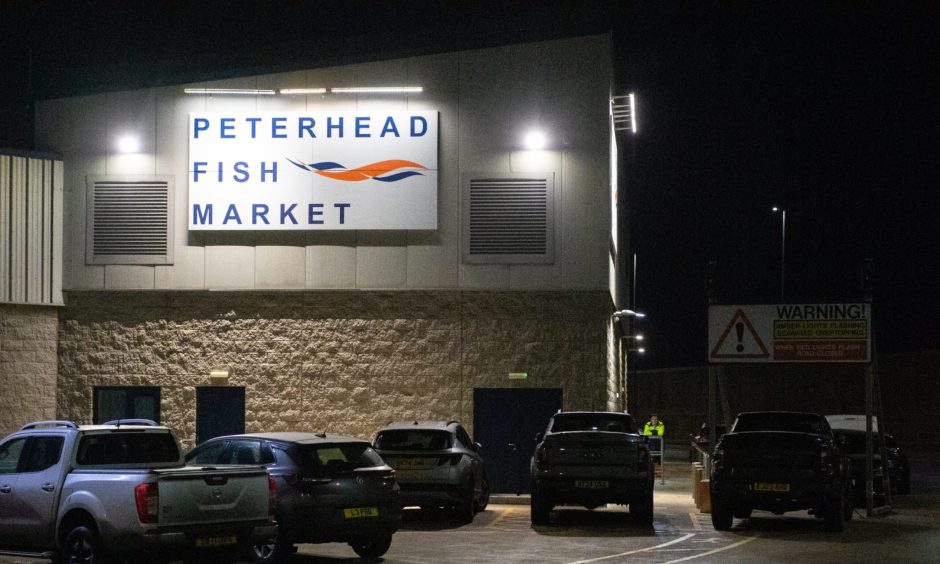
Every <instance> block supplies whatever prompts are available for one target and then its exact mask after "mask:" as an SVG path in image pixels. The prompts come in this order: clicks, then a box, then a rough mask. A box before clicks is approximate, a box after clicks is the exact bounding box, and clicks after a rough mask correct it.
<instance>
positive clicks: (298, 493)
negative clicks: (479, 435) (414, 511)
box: [186, 433, 401, 564]
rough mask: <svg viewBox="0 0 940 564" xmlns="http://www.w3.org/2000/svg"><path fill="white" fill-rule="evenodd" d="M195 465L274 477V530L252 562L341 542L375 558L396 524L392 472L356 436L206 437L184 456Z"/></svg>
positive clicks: (395, 489)
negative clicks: (234, 467)
mask: <svg viewBox="0 0 940 564" xmlns="http://www.w3.org/2000/svg"><path fill="white" fill-rule="evenodd" d="M186 462H187V464H189V465H191V466H192V465H196V466H219V465H225V464H259V465H263V466H264V467H265V468H267V470H268V473H269V474H270V475H271V476H272V477H274V479H275V481H276V482H277V506H276V509H275V515H276V518H277V521H278V535H277V538H276V539H273V540H272V541H271V542H268V543H265V544H261V545H257V546H255V547H254V553H255V554H254V558H255V561H256V562H260V563H262V564H269V563H274V562H283V561H285V560H287V559H288V558H289V557H290V556H291V555H292V554H293V553H294V552H296V547H295V546H294V545H295V544H296V543H308V542H309V543H323V542H346V543H348V544H349V545H350V546H351V547H352V549H353V550H355V551H356V554H358V555H359V556H361V557H362V558H378V557H380V556H382V555H383V554H385V552H386V551H387V550H388V548H389V546H391V542H392V534H393V533H394V532H395V531H397V530H398V528H399V526H400V525H401V501H400V500H399V494H398V484H397V483H396V482H395V471H394V470H393V469H392V468H391V467H390V466H388V465H387V464H386V463H385V462H384V461H383V460H382V458H381V457H380V456H379V455H378V454H377V453H376V452H375V450H373V449H372V446H371V445H370V444H369V443H368V442H366V441H363V440H360V439H354V438H350V437H342V436H339V435H327V434H326V433H316V434H314V433H257V434H248V435H229V436H224V437H216V438H214V439H210V440H208V441H206V442H204V443H202V444H201V445H199V446H197V447H196V448H195V449H193V450H192V451H190V452H189V454H187V455H186Z"/></svg>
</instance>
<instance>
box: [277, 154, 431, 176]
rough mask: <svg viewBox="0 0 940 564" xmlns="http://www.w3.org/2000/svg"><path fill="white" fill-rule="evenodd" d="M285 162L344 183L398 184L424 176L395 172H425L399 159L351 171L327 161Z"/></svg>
mask: <svg viewBox="0 0 940 564" xmlns="http://www.w3.org/2000/svg"><path fill="white" fill-rule="evenodd" d="M287 160H288V161H290V163H291V164H293V165H294V166H296V167H298V168H300V169H303V170H306V171H307V172H312V173H314V174H319V175H320V176H325V177H327V178H332V179H333V180H342V181H345V182H359V181H362V180H368V179H370V178H371V179H372V180H378V181H380V182H398V181H399V180H404V179H405V178H410V177H412V176H424V174H422V173H420V172H418V171H416V170H405V171H401V172H395V171H396V170H399V169H403V168H419V169H421V170H427V167H426V166H424V165H421V164H418V163H416V162H413V161H405V160H401V159H392V160H388V161H379V162H376V163H372V164H367V165H365V166H361V167H359V168H354V169H351V170H350V169H347V168H346V167H344V166H343V165H341V164H339V163H334V162H328V161H324V162H320V163H304V162H302V161H294V160H291V159H287Z"/></svg>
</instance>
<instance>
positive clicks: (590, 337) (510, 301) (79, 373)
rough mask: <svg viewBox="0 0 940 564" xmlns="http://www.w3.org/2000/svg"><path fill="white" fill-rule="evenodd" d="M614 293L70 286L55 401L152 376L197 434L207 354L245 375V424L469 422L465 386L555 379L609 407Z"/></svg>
mask: <svg viewBox="0 0 940 564" xmlns="http://www.w3.org/2000/svg"><path fill="white" fill-rule="evenodd" d="M611 308H612V305H611V303H610V298H609V296H608V294H607V293H606V292H604V291H583V292H574V291H565V292H482V291H481V292H476V291H412V292H380V291H375V292H369V291H313V292H310V291H298V292H202V291H200V292H153V291H149V292H71V293H68V294H67V296H66V308H65V309H64V310H63V311H62V314H61V319H60V322H59V378H58V380H59V387H58V395H57V405H58V413H59V416H61V417H63V418H69V419H73V420H76V421H82V422H90V421H91V420H92V392H93V389H94V387H95V386H137V385H148V386H152V385H157V386H161V419H162V422H163V423H165V424H167V425H170V426H171V427H174V428H175V429H176V430H177V431H178V433H179V436H180V438H181V439H182V440H183V443H184V446H187V447H188V446H192V444H193V442H194V439H195V429H196V419H195V411H196V388H197V387H198V386H209V385H211V383H210V378H209V373H210V371H211V370H213V369H227V370H229V371H230V378H229V383H228V385H230V386H243V387H245V401H246V414H245V419H246V430H247V431H249V432H256V431H286V430H297V431H320V430H327V431H330V432H338V433H343V434H348V435H353V436H359V437H363V438H371V437H372V435H373V434H374V433H375V431H376V430H377V429H378V428H379V427H381V426H382V425H384V424H386V423H387V422H389V421H391V420H398V419H459V420H461V421H462V422H464V423H465V424H466V425H467V426H468V428H469V429H470V430H472V427H473V421H472V419H473V390H474V388H498V387H535V388H562V389H563V395H564V406H565V408H566V409H604V408H606V407H607V404H608V399H609V397H608V393H609V392H608V384H607V382H608V354H607V328H606V323H607V316H608V315H609V313H610V311H611ZM509 372H528V373H529V378H528V379H526V380H509V379H508V373H509ZM520 408H524V406H520Z"/></svg>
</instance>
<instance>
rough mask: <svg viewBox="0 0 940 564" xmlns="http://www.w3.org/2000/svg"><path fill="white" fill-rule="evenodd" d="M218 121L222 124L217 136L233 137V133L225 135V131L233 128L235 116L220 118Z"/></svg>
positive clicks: (223, 137)
mask: <svg viewBox="0 0 940 564" xmlns="http://www.w3.org/2000/svg"><path fill="white" fill-rule="evenodd" d="M219 122H220V123H221V126H222V129H221V130H219V137H220V138H222V139H235V134H234V133H230V134H228V135H226V133H228V132H230V131H233V130H234V129H235V118H222V119H221V120H219Z"/></svg>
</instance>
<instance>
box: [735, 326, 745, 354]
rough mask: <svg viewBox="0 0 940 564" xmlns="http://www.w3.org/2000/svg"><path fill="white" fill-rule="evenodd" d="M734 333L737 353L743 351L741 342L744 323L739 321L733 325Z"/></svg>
mask: <svg viewBox="0 0 940 564" xmlns="http://www.w3.org/2000/svg"><path fill="white" fill-rule="evenodd" d="M734 331H735V333H737V334H738V346H737V349H738V352H741V351H743V350H744V345H742V344H741V341H743V340H744V323H742V322H740V321H738V322H737V323H735V324H734Z"/></svg>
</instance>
